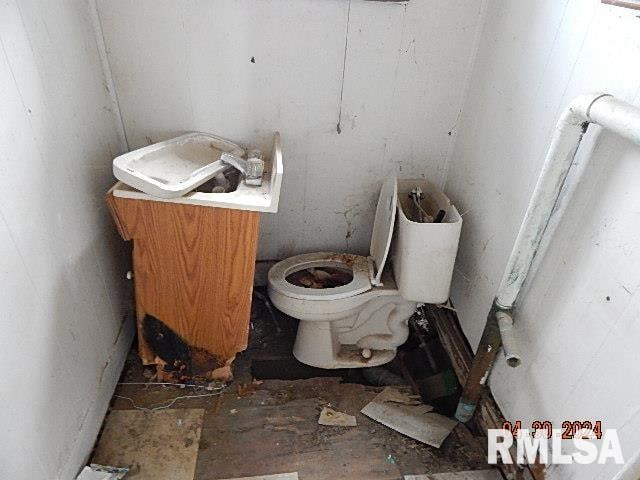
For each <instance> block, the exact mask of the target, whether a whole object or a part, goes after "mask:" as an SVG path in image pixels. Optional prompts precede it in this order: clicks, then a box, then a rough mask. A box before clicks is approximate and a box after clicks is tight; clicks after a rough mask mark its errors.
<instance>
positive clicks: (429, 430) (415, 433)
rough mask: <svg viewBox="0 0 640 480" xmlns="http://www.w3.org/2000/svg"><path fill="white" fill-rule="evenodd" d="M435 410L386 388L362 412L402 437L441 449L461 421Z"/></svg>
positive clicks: (394, 389) (395, 390)
mask: <svg viewBox="0 0 640 480" xmlns="http://www.w3.org/2000/svg"><path fill="white" fill-rule="evenodd" d="M432 410H433V407H432V406H430V405H425V404H422V403H420V402H419V401H418V400H417V399H415V398H414V397H413V396H411V395H408V394H407V393H405V392H403V391H400V390H398V389H397V388H394V387H387V388H385V389H384V390H383V391H382V392H381V393H380V394H378V395H377V396H376V397H375V398H374V399H373V400H372V401H371V402H370V403H368V404H367V405H365V407H364V408H363V409H362V410H361V412H362V413H363V414H365V415H366V416H367V417H369V418H371V419H373V420H375V421H376V422H379V423H381V424H383V425H385V426H387V427H389V428H392V429H393V430H395V431H397V432H400V433H402V434H403V435H406V436H408V437H411V438H413V439H415V440H418V441H419V442H422V443H426V444H427V445H431V446H433V447H436V448H440V446H441V445H442V442H443V441H444V440H445V438H447V436H448V435H449V434H450V433H451V431H452V430H453V429H454V428H455V426H456V425H457V424H458V422H456V421H455V420H452V419H450V418H448V417H445V416H443V415H440V414H439V413H435V412H433V411H432Z"/></svg>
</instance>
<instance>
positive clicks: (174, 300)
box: [107, 193, 260, 380]
mask: <svg viewBox="0 0 640 480" xmlns="http://www.w3.org/2000/svg"><path fill="white" fill-rule="evenodd" d="M107 205H109V208H110V210H111V213H112V215H113V218H114V221H115V223H116V226H117V228H118V232H119V233H120V235H121V236H122V238H124V239H125V240H133V268H134V282H135V294H136V317H137V326H138V351H139V354H140V357H141V358H142V361H143V363H144V364H145V365H152V364H155V365H157V366H159V374H160V375H163V372H164V373H166V374H168V376H169V377H173V379H174V380H177V379H184V378H197V377H204V378H207V379H221V380H226V379H229V378H231V362H233V360H234V358H235V356H236V354H237V353H239V352H241V351H243V350H245V349H246V347H247V341H248V333H249V318H250V313H251V295H252V289H253V274H254V268H255V259H256V250H257V238H258V225H259V219H260V217H259V214H258V213H257V212H251V211H242V210H231V209H222V208H213V207H203V206H197V205H183V204H176V203H169V202H159V201H151V200H139V199H130V198H121V197H116V196H114V195H113V194H112V193H109V194H108V195H107Z"/></svg>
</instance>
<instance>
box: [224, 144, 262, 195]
mask: <svg viewBox="0 0 640 480" xmlns="http://www.w3.org/2000/svg"><path fill="white" fill-rule="evenodd" d="M260 156H262V155H261V154H260V152H258V151H257V150H253V151H250V152H249V155H248V157H249V159H248V160H245V159H244V158H240V157H238V156H237V155H232V154H230V153H223V154H222V155H220V161H221V162H222V163H224V164H227V165H231V166H232V167H234V168H235V169H237V170H239V171H240V173H242V174H243V175H244V183H246V184H247V185H252V186H255V187H259V186H260V185H262V175H263V172H264V160H262V158H260Z"/></svg>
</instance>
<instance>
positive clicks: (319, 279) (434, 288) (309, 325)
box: [268, 178, 462, 369]
mask: <svg viewBox="0 0 640 480" xmlns="http://www.w3.org/2000/svg"><path fill="white" fill-rule="evenodd" d="M417 184H419V186H420V187H421V188H422V189H423V190H425V191H426V192H427V193H428V194H429V198H430V199H434V201H435V202H436V203H437V207H436V208H443V209H446V210H445V211H446V212H447V213H446V216H445V220H444V221H443V223H438V224H429V223H418V222H414V221H412V220H411V219H410V215H407V214H406V213H407V212H405V210H406V209H407V208H408V205H407V204H406V202H404V201H401V202H400V203H399V202H398V198H399V195H400V197H402V196H403V195H404V196H405V197H406V196H408V192H409V191H410V190H411V188H414V186H415V185H417ZM399 185H400V186H401V187H402V188H401V192H400V194H399V193H398V186H399ZM397 211H398V212H399V216H400V221H399V222H396V217H397V215H398V214H397V213H396V212H397ZM397 223H398V224H397ZM461 223H462V218H461V217H460V215H459V214H458V212H457V210H456V209H455V207H454V206H453V205H451V204H450V202H449V200H448V199H447V198H446V197H445V196H444V194H443V193H442V192H439V191H438V190H437V189H436V188H435V187H434V186H433V185H431V184H430V183H429V182H426V181H425V180H401V181H398V180H396V179H395V178H390V179H387V181H385V182H384V183H383V185H382V188H381V191H380V196H379V198H378V205H377V208H376V215H375V220H374V224H373V231H372V234H371V246H370V252H369V253H370V255H369V256H368V257H365V256H361V255H354V254H349V253H335V252H318V253H305V254H301V255H296V256H293V257H290V258H287V259H285V260H283V261H281V262H278V263H277V264H276V265H274V266H273V267H272V268H271V269H270V270H269V274H268V292H269V298H270V299H271V302H272V303H273V304H274V305H275V306H276V308H278V309H279V310H280V311H282V312H284V313H285V314H287V315H289V316H291V317H293V318H296V319H298V320H300V323H299V325H298V333H297V336H296V340H295V344H294V347H293V354H294V356H295V357H296V358H297V359H298V360H299V361H301V362H302V363H305V364H307V365H311V366H314V367H320V368H326V369H335V368H358V367H372V366H376V365H382V364H384V363H387V362H390V361H391V360H393V358H394V357H395V355H396V350H397V348H398V347H399V346H400V345H402V344H403V343H404V342H405V341H406V340H407V337H408V336H409V326H408V321H409V318H410V317H411V315H412V314H413V313H414V312H415V310H416V308H417V306H418V305H419V304H420V303H442V302H445V301H446V300H447V299H448V296H449V285H450V283H451V276H452V272H453V263H454V261H455V255H456V252H457V247H458V238H459V234H460V227H461ZM394 232H395V233H394ZM392 238H393V240H394V242H393V243H394V248H393V250H392V257H393V258H392V262H391V263H392V268H389V266H388V264H389V263H390V262H389V261H388V257H389V255H390V247H391V244H392ZM425 261H426V262H425ZM385 266H386V268H385ZM396 279H398V280H399V282H396ZM443 285H444V287H443Z"/></svg>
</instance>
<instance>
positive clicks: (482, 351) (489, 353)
mask: <svg viewBox="0 0 640 480" xmlns="http://www.w3.org/2000/svg"><path fill="white" fill-rule="evenodd" d="M498 311H499V308H498V307H497V305H496V303H495V302H494V303H493V305H492V306H491V310H490V311H489V315H487V323H486V325H485V327H484V331H483V332H482V338H480V344H479V345H478V350H477V351H476V355H475V357H474V358H473V363H472V364H471V368H470V370H469V375H468V376H467V381H466V382H465V385H464V390H463V391H462V397H461V398H460V402H459V403H458V409H457V410H456V418H457V419H458V420H459V421H461V422H465V423H466V422H468V421H469V420H471V418H472V417H473V413H474V412H475V410H476V407H477V405H478V402H479V401H480V396H481V395H482V390H483V388H484V386H485V384H486V383H487V379H488V378H489V374H490V373H491V367H492V366H493V362H494V361H495V359H496V355H497V353H498V350H500V346H501V345H502V339H501V337H500V328H499V327H498V321H497V319H496V313H497V312H498Z"/></svg>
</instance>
